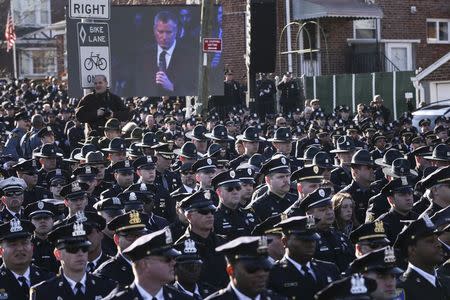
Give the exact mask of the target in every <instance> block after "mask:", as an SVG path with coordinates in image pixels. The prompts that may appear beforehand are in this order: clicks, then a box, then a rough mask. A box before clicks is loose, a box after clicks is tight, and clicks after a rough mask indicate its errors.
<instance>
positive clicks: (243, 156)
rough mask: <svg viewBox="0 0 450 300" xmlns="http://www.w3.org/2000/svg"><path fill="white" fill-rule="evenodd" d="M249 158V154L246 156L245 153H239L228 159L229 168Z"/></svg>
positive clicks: (233, 167) (235, 166) (237, 165)
mask: <svg viewBox="0 0 450 300" xmlns="http://www.w3.org/2000/svg"><path fill="white" fill-rule="evenodd" d="M249 159H250V156H248V155H247V154H242V155H239V156H238V157H236V158H235V159H233V160H232V161H230V168H231V169H236V168H237V167H239V165H240V164H242V163H244V162H247V161H248V160H249Z"/></svg>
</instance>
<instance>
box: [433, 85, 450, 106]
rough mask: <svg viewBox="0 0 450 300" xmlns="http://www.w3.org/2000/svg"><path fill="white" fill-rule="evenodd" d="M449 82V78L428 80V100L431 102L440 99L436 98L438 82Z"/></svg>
mask: <svg viewBox="0 0 450 300" xmlns="http://www.w3.org/2000/svg"><path fill="white" fill-rule="evenodd" d="M449 83H450V81H449V80H444V81H432V82H430V101H431V102H437V101H440V100H438V85H439V84H449ZM441 100H442V99H441ZM444 100H445V99H444Z"/></svg>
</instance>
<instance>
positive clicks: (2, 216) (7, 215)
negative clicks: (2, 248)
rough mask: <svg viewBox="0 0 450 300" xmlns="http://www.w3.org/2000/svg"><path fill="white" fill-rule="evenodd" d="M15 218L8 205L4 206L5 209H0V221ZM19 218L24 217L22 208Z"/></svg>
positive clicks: (4, 221) (3, 221)
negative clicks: (7, 207)
mask: <svg viewBox="0 0 450 300" xmlns="http://www.w3.org/2000/svg"><path fill="white" fill-rule="evenodd" d="M16 216H17V214H16ZM13 218H14V216H13V215H12V213H11V212H10V211H9V210H7V209H6V207H3V209H2V210H1V211H0V222H1V223H6V222H9V221H11V219H13ZM18 218H19V219H21V218H24V216H23V210H22V209H21V210H20V212H19V216H18Z"/></svg>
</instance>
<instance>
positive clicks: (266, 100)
mask: <svg viewBox="0 0 450 300" xmlns="http://www.w3.org/2000/svg"><path fill="white" fill-rule="evenodd" d="M275 93H276V87H275V83H274V82H273V80H271V79H269V78H267V75H266V74H264V73H261V74H260V77H259V79H258V80H256V103H257V105H256V108H257V109H256V112H257V114H258V116H260V117H264V116H265V115H267V114H270V113H272V112H273V111H274V109H275V99H274V95H275Z"/></svg>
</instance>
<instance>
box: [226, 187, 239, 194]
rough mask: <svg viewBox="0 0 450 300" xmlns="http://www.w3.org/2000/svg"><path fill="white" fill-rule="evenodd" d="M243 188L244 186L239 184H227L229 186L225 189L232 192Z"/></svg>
mask: <svg viewBox="0 0 450 300" xmlns="http://www.w3.org/2000/svg"><path fill="white" fill-rule="evenodd" d="M241 189H242V187H241V186H240V185H239V186H227V187H225V190H226V191H227V192H228V193H231V192H232V191H233V190H236V191H238V192H239V191H240V190H241Z"/></svg>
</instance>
